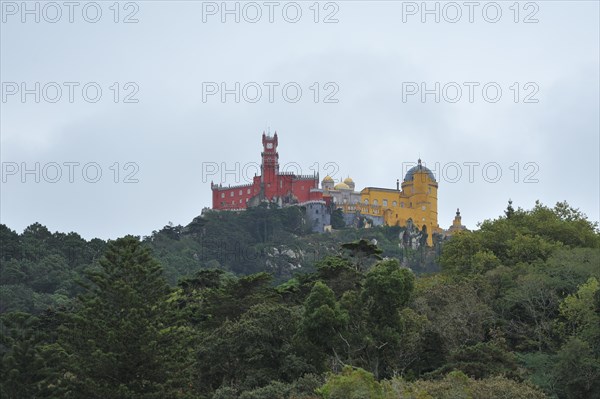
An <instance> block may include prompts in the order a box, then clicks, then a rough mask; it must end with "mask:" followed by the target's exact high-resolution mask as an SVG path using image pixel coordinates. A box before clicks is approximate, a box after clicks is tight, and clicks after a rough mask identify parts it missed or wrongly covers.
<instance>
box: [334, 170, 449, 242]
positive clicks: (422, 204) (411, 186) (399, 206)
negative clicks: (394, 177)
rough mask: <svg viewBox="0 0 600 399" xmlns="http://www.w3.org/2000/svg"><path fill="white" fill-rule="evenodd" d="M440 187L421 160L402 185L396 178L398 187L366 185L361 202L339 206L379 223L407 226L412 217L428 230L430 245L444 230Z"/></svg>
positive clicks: (423, 228)
mask: <svg viewBox="0 0 600 399" xmlns="http://www.w3.org/2000/svg"><path fill="white" fill-rule="evenodd" d="M437 190H438V183H437V182H436V180H435V177H434V175H433V172H432V171H431V170H429V169H428V168H427V167H425V166H424V165H423V164H422V163H421V160H420V159H419V161H418V163H417V165H416V166H414V167H412V168H411V169H409V170H408V172H407V173H406V175H405V176H404V181H403V182H402V184H401V185H400V181H396V189H391V188H380V187H365V188H364V189H363V190H362V191H361V192H360V202H357V203H354V204H353V203H344V204H338V205H341V208H342V209H343V212H344V213H353V212H360V213H361V214H362V215H364V216H367V217H370V218H372V219H373V220H374V221H375V223H376V224H386V225H388V226H396V225H398V226H406V225H408V224H409V219H410V220H411V221H412V224H413V225H415V226H416V227H418V228H419V229H420V230H421V231H426V232H427V244H428V245H433V241H432V234H433V233H441V232H442V231H443V230H442V229H440V227H439V225H438V211H437V205H438V204H437Z"/></svg>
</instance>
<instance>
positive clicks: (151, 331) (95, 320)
mask: <svg viewBox="0 0 600 399" xmlns="http://www.w3.org/2000/svg"><path fill="white" fill-rule="evenodd" d="M88 277H89V280H90V282H91V283H90V284H89V285H88V286H87V287H86V288H87V292H86V293H85V294H84V295H83V296H81V297H80V298H79V304H78V307H77V309H76V310H75V311H74V312H73V313H71V314H67V315H66V317H65V320H66V321H65V323H64V324H63V325H62V326H61V328H60V338H59V340H60V341H59V342H60V344H61V346H62V347H63V348H64V350H65V353H66V355H67V357H68V362H67V364H68V365H69V366H68V369H67V370H65V374H64V381H63V382H64V383H65V385H66V386H67V391H68V393H69V396H68V397H76V398H155V397H156V398H163V397H174V396H175V395H173V394H172V393H170V392H168V390H167V388H166V387H167V385H168V382H169V375H170V374H169V369H168V368H169V364H170V362H168V361H166V358H167V356H168V355H169V348H170V347H171V346H172V344H173V342H172V340H173V337H172V336H171V335H170V334H169V331H171V329H170V328H168V326H165V320H166V312H165V307H166V301H165V299H166V296H167V294H168V292H169V287H168V285H167V283H166V282H165V280H164V279H163V277H162V270H161V267H160V265H159V264H158V263H157V262H156V261H155V260H154V259H153V258H152V257H151V254H150V251H149V250H148V249H147V248H144V247H143V246H142V245H141V244H140V242H139V240H138V239H137V238H135V237H132V236H127V237H124V238H121V239H118V240H116V241H114V242H111V243H110V244H109V246H108V249H107V252H106V254H105V256H104V258H103V259H101V260H100V264H99V268H98V269H97V270H95V271H93V272H91V273H90V274H89V276H88ZM171 355H172V354H171Z"/></svg>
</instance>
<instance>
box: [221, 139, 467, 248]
mask: <svg viewBox="0 0 600 399" xmlns="http://www.w3.org/2000/svg"><path fill="white" fill-rule="evenodd" d="M262 145H263V151H262V153H261V158H262V159H261V166H260V169H261V174H260V176H254V179H253V181H252V183H251V184H245V185H237V186H223V185H222V184H214V183H213V182H211V189H212V209H214V210H232V211H233V210H244V209H246V208H248V207H253V206H257V205H259V204H261V203H264V202H267V203H276V204H277V205H279V206H291V205H298V206H305V207H306V213H307V216H309V220H311V221H312V223H313V231H325V230H328V229H331V225H330V220H331V219H330V217H331V212H332V211H333V210H335V209H341V210H342V213H343V215H344V221H345V223H346V225H348V226H357V227H358V226H359V223H358V221H359V220H361V218H362V220H367V221H368V222H367V223H366V224H365V225H366V226H367V227H368V226H381V225H388V226H404V227H408V228H410V229H411V230H412V229H413V228H415V227H416V228H417V230H418V231H420V232H422V233H426V234H425V235H426V236H427V244H428V245H432V244H433V241H432V236H433V234H436V233H437V234H446V235H451V234H453V233H455V232H456V231H460V230H465V229H466V228H465V226H463V225H462V224H461V220H460V212H459V211H458V210H457V214H456V217H455V219H454V222H453V225H452V226H451V228H450V229H449V230H443V229H441V228H440V227H439V225H438V212H437V208H438V183H437V181H436V179H435V176H434V175H433V172H432V171H431V170H429V169H428V168H427V167H426V166H425V165H423V164H422V162H421V160H420V159H419V160H418V163H417V165H416V166H414V167H413V168H411V169H409V170H408V172H407V173H406V175H405V176H404V179H403V181H402V183H400V180H399V179H398V180H396V187H395V188H380V187H365V188H364V189H362V190H361V191H356V190H355V183H354V181H353V180H352V179H351V178H350V177H347V178H346V179H344V181H341V182H339V183H337V184H336V183H335V181H334V180H333V178H331V177H330V176H326V177H325V178H324V179H323V181H322V182H321V187H319V175H318V174H314V175H296V174H294V173H291V172H280V171H279V154H278V152H277V145H278V137H277V133H275V134H274V135H273V136H271V135H267V134H265V133H263V135H262Z"/></svg>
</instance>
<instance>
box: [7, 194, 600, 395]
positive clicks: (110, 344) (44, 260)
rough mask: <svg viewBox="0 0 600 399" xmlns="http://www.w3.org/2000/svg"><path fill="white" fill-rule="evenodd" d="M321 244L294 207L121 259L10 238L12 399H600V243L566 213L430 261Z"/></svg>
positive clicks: (357, 238) (170, 230) (526, 221)
mask: <svg viewBox="0 0 600 399" xmlns="http://www.w3.org/2000/svg"><path fill="white" fill-rule="evenodd" d="M305 226H306V224H305V223H304V222H303V216H302V213H301V212H299V211H298V209H296V208H284V209H266V208H257V209H252V210H249V211H247V212H243V213H240V214H233V213H227V212H221V213H208V214H206V215H204V216H203V217H198V218H196V219H195V220H194V221H193V222H192V223H191V224H189V225H188V226H185V227H183V226H172V225H169V226H166V227H164V228H163V229H161V230H160V231H157V232H153V234H152V235H151V236H149V237H133V236H127V237H124V238H121V239H118V240H115V241H110V242H104V241H102V240H97V239H96V240H91V241H86V240H84V239H82V238H81V237H80V236H78V235H77V234H75V233H69V234H62V233H51V232H50V231H48V229H46V228H45V227H44V226H42V225H40V224H34V225H31V226H30V227H28V228H27V229H26V230H25V231H24V232H23V233H21V234H18V233H16V232H14V231H11V230H10V229H9V228H8V227H7V226H3V225H2V226H0V238H1V254H0V255H1V256H0V258H1V268H0V284H1V287H0V290H1V291H0V293H1V299H2V303H1V307H0V313H1V316H0V322H1V326H0V327H1V328H2V339H1V342H0V357H1V363H0V375H1V377H0V378H1V385H0V395H1V396H2V397H3V398H207V399H208V398H211V399H229V398H231V399H233V398H242V399H262V398H265V399H267V398H289V399H291V398H296V399H299V398H306V399H308V398H330V399H338V398H339V399H342V398H343V399H346V398H361V399H362V398H386V399H387V398H432V399H433V398H436V399H437V398H441V399H445V398H448V399H449V398H476V399H478V398H481V399H489V398H517V399H518V398H569V399H571V398H573V399H574V398H595V397H600V283H599V281H600V234H599V231H598V226H597V224H594V223H591V222H589V221H588V220H587V219H586V217H585V215H582V214H581V213H580V212H578V211H577V210H576V209H573V208H572V207H570V206H569V205H568V204H566V203H558V204H557V205H556V206H555V207H553V208H550V207H547V206H544V205H542V204H539V203H536V205H535V206H534V207H533V208H532V209H531V210H523V209H516V210H515V209H513V208H512V206H511V205H509V207H508V208H507V209H506V211H505V213H504V214H503V215H501V216H498V217H496V218H495V219H490V220H486V221H484V222H482V223H481V225H480V226H479V228H478V229H477V230H476V231H473V232H462V233H459V234H457V235H455V236H454V237H452V238H451V239H449V240H447V241H444V242H443V243H442V244H440V245H437V246H436V247H435V248H431V249H427V248H424V247H420V248H417V249H405V248H402V247H401V246H399V245H398V243H399V239H398V235H399V234H400V229H399V228H375V229H368V230H367V229H343V230H340V231H337V232H334V233H332V234H311V233H309V232H308V230H307V229H306V228H305ZM438 264H439V265H441V270H438V268H439V267H438ZM405 266H408V267H405Z"/></svg>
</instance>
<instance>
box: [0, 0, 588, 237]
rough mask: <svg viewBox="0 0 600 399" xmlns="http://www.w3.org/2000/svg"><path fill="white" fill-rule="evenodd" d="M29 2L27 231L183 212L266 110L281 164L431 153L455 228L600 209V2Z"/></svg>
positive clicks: (18, 168) (138, 226) (8, 197)
mask: <svg viewBox="0 0 600 399" xmlns="http://www.w3.org/2000/svg"><path fill="white" fill-rule="evenodd" d="M27 4H28V9H29V10H33V11H32V13H27V12H24V10H23V9H22V3H21V2H20V1H19V2H4V1H3V2H2V23H1V25H0V31H1V39H0V45H1V52H0V55H1V61H0V67H1V79H0V80H1V81H2V102H1V103H0V106H1V115H0V128H1V144H2V147H1V157H2V190H1V197H0V199H1V209H0V210H1V219H2V220H1V221H2V223H4V224H6V225H8V226H9V227H10V228H11V229H14V230H17V231H18V232H21V231H22V230H23V229H24V228H25V227H26V226H28V225H30V224H31V223H34V222H40V223H42V224H44V225H46V226H47V227H48V228H49V229H50V230H52V231H56V230H58V231H63V232H69V231H76V232H78V233H79V234H81V235H82V236H83V237H85V238H87V239H90V238H93V237H99V238H103V239H107V238H116V237H119V236H122V235H125V234H136V235H148V234H150V233H151V232H152V230H158V229H160V228H161V227H162V226H164V225H165V224H167V223H168V222H169V221H171V222H173V223H175V224H183V225H186V224H188V223H189V222H190V221H191V220H192V219H193V218H194V217H195V216H197V215H199V214H200V212H201V210H202V208H204V207H210V206H211V190H210V182H211V180H213V181H215V182H220V181H222V180H223V184H232V185H234V184H240V183H247V182H249V181H248V179H249V178H251V177H252V176H253V175H254V170H255V169H254V166H255V165H256V164H258V163H259V162H260V151H261V134H262V132H263V131H264V130H266V129H270V131H271V133H273V132H275V131H277V132H278V135H279V154H280V164H281V168H285V169H286V170H290V171H292V170H296V169H297V168H299V169H300V170H301V172H302V173H303V174H312V173H313V172H315V171H317V170H318V171H319V172H320V175H321V178H323V177H324V176H325V175H326V174H327V173H330V174H332V176H333V177H334V178H335V179H336V180H339V179H340V178H345V177H346V176H348V175H349V176H351V177H352V178H353V179H354V181H355V182H356V187H357V189H362V188H364V187H366V186H377V187H388V188H393V187H395V185H396V183H395V182H396V179H400V180H402V177H403V175H404V173H405V172H406V170H407V169H408V168H409V167H410V166H412V165H414V163H415V162H416V160H417V159H418V158H419V157H420V158H421V159H422V160H423V162H425V164H426V165H427V166H428V167H430V168H431V169H432V170H433V171H434V173H435V175H436V177H437V179H438V181H439V207H438V212H439V224H440V226H441V227H443V228H447V227H448V226H449V225H450V224H451V222H452V219H453V217H454V213H455V211H456V208H457V207H460V209H461V213H462V216H463V223H464V224H466V225H467V227H469V228H476V225H477V223H478V222H480V221H482V220H484V219H487V218H494V217H497V216H498V215H500V214H501V213H502V211H503V210H504V209H505V208H506V203H507V200H508V199H509V198H512V200H513V202H514V205H515V206H520V207H523V208H527V209H528V208H531V207H532V206H533V205H534V203H535V200H536V199H539V200H540V201H542V202H543V203H544V204H548V205H554V204H555V203H556V202H557V201H563V200H566V201H568V202H569V203H570V204H571V205H573V206H575V207H577V208H580V209H581V210H582V211H583V212H585V213H586V214H587V215H588V216H589V218H590V219H591V220H594V221H598V219H599V207H600V205H599V190H600V176H599V170H600V165H599V158H600V156H599V153H600V143H599V136H600V127H599V108H600V104H599V84H600V83H599V72H598V71H599V69H600V65H599V47H600V45H599V36H600V34H599V26H598V25H599V22H598V21H599V5H598V4H599V3H598V2H597V1H579V2H576V1H538V2H529V3H526V2H521V3H519V4H518V6H517V7H515V6H514V2H513V1H509V2H497V3H490V2H478V3H476V4H475V5H473V6H468V5H465V4H464V2H458V3H451V4H448V3H446V2H439V3H436V2H428V3H427V7H428V9H429V10H430V11H431V10H433V11H432V13H430V14H428V13H424V12H423V9H422V3H421V2H420V1H419V2H416V3H412V2H394V1H379V2H377V1H375V2H374V1H369V2H367V1H343V2H342V1H337V2H329V3H327V2H321V3H318V4H317V5H316V6H315V5H314V2H313V1H309V2H297V3H290V2H276V3H272V4H270V3H264V2H257V3H252V4H247V3H244V2H240V3H236V2H228V3H227V4H228V5H227V7H228V9H229V10H233V11H232V13H224V12H223V6H222V3H221V2H216V3H211V2H199V1H198V2H194V1H180V2H166V1H164V2H163V1H143V2H140V1H138V2H129V3H126V2H122V3H120V4H119V5H118V6H119V7H114V6H113V2H112V1H110V2H98V3H89V2H79V3H77V4H76V5H74V6H71V7H72V8H69V7H70V6H65V5H64V4H63V2H58V3H53V4H52V5H50V6H47V5H45V4H46V3H36V2H30V3H27ZM236 7H237V10H238V11H236ZM436 8H437V10H438V12H437V15H436ZM36 9H37V11H36ZM98 11H100V12H101V14H98ZM298 12H300V14H299V13H298ZM259 13H260V14H259ZM36 18H38V19H39V22H36V21H35V19H36ZM236 18H239V22H236V21H235V19H236ZM436 18H439V22H436ZM70 19H71V20H72V22H70ZM223 19H224V20H225V22H223ZM115 20H116V21H117V22H115ZM136 20H137V22H135V21H136ZM315 20H316V21H317V22H315ZM23 21H24V22H23ZM94 21H96V22H94ZM336 21H337V22H336ZM423 21H424V22H423ZM515 21H516V22H515ZM126 22H129V23H126ZM36 82H39V86H36ZM236 83H237V84H239V90H236V87H237V86H236ZM37 87H39V88H37ZM84 87H85V90H83V88H84ZM284 87H285V90H283V88H284ZM257 88H259V89H260V91H261V92H260V94H261V96H260V98H259V97H258V93H259V92H258V91H257ZM98 89H100V90H101V95H100V96H97V91H98ZM222 89H226V90H228V91H227V92H226V94H225V96H224V97H222V96H221V94H222ZM298 89H300V90H301V95H298V93H299V92H298ZM24 90H26V91H24ZM271 90H272V92H271ZM423 90H426V92H423ZM236 91H237V93H236ZM227 93H228V94H227ZM423 93H425V94H424V96H423V95H422V94H423ZM236 94H237V95H239V99H238V100H239V102H236ZM459 94H460V96H459ZM36 96H38V97H39V98H38V99H36ZM70 97H71V98H70ZM117 97H118V98H117ZM270 97H271V98H270ZM436 97H437V98H436ZM36 100H39V102H36ZM115 100H117V102H115ZM436 100H437V101H436ZM136 101H137V102H136ZM36 163H39V167H38V166H36ZM238 165H239V166H238ZM24 168H26V169H27V170H29V171H30V172H29V173H23V169H24ZM59 168H60V169H59ZM99 171H100V172H101V173H102V175H101V176H97V172H99ZM227 171H228V172H227ZM57 172H59V173H60V174H57ZM70 172H71V173H70ZM221 172H227V173H221ZM70 174H71V176H70ZM222 175H224V176H222ZM36 180H39V182H36ZM115 181H116V182H115Z"/></svg>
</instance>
